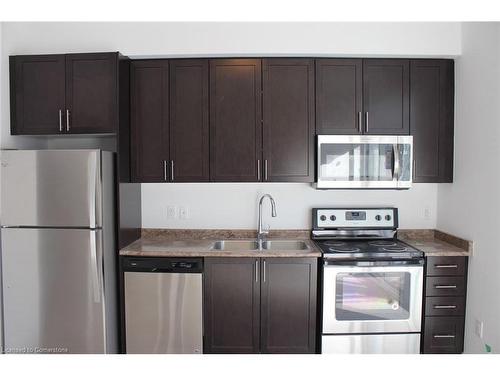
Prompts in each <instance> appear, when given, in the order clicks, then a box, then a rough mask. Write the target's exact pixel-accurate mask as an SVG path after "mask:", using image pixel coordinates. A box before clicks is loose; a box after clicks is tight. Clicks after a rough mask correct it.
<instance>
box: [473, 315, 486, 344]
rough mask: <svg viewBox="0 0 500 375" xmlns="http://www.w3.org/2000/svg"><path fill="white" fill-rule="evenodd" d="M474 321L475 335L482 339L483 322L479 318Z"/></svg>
mask: <svg viewBox="0 0 500 375" xmlns="http://www.w3.org/2000/svg"><path fill="white" fill-rule="evenodd" d="M474 323H475V327H474V330H475V332H476V335H477V336H478V337H479V338H481V339H482V338H483V329H484V323H483V322H482V321H480V320H479V319H476V320H475V322H474Z"/></svg>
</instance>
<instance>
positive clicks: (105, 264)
mask: <svg viewBox="0 0 500 375" xmlns="http://www.w3.org/2000/svg"><path fill="white" fill-rule="evenodd" d="M114 164H115V162H114V155H113V153H110V152H104V151H100V150H16V151H14V150H13V151H10V150H8V151H2V152H1V175H0V178H1V209H2V211H1V226H2V228H1V256H2V259H1V260H2V262H1V264H2V288H3V312H4V314H3V319H4V322H3V323H4V337H3V339H4V351H5V352H7V353H114V352H117V350H118V335H117V332H118V322H117V320H118V319H117V315H118V312H117V293H116V289H117V285H116V238H115V206H116V205H115V183H114V178H115V166H114Z"/></svg>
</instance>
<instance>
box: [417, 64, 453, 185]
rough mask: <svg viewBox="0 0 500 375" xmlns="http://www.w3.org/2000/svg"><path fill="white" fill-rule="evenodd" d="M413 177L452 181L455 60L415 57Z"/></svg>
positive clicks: (431, 180)
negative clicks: (417, 58) (419, 58)
mask: <svg viewBox="0 0 500 375" xmlns="http://www.w3.org/2000/svg"><path fill="white" fill-rule="evenodd" d="M410 87H411V89H410V134H411V135H413V150H414V152H413V160H414V164H413V181H414V182H453V127H454V124H453V111H454V62H453V60H412V61H411V65H410Z"/></svg>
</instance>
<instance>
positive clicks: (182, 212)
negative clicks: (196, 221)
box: [179, 207, 189, 220]
mask: <svg viewBox="0 0 500 375" xmlns="http://www.w3.org/2000/svg"><path fill="white" fill-rule="evenodd" d="M179 219H182V220H186V219H189V210H188V208H187V207H179Z"/></svg>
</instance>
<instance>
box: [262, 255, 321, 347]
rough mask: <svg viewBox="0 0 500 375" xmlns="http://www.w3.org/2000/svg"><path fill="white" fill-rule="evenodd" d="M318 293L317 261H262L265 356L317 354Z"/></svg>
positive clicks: (294, 259) (268, 259) (292, 259)
mask: <svg viewBox="0 0 500 375" xmlns="http://www.w3.org/2000/svg"><path fill="white" fill-rule="evenodd" d="M316 290H317V260H316V258H313V259H311V258H267V259H264V260H262V272H261V350H262V352H263V353H315V351H316Z"/></svg>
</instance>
